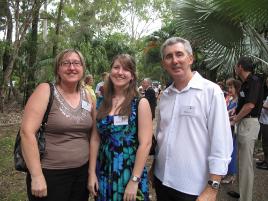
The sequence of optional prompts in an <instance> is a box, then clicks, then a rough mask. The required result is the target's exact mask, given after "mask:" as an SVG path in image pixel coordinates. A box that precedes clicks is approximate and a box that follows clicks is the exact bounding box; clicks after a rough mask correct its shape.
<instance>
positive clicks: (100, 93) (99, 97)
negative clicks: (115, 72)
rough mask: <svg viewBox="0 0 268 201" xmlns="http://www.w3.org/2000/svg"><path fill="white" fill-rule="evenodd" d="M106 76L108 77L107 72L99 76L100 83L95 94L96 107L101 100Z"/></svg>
mask: <svg viewBox="0 0 268 201" xmlns="http://www.w3.org/2000/svg"><path fill="white" fill-rule="evenodd" d="M108 76H109V73H107V72H104V73H102V74H101V77H102V81H101V82H99V83H98V84H97V86H96V89H95V94H96V96H97V102H96V106H97V107H99V104H100V102H101V101H102V99H103V90H104V88H103V86H104V83H105V81H106V80H107V79H108Z"/></svg>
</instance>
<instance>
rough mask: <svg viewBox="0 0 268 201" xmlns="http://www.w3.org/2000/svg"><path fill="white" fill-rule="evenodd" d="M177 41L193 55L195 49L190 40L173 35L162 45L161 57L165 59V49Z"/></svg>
mask: <svg viewBox="0 0 268 201" xmlns="http://www.w3.org/2000/svg"><path fill="white" fill-rule="evenodd" d="M177 43H181V44H183V45H184V48H185V50H186V52H188V54H190V55H193V49H192V47H191V44H190V42H189V41H188V40H186V39H184V38H181V37H171V38H168V39H167V40H166V41H165V42H164V43H163V44H162V46H161V49H160V54H161V59H162V60H163V59H164V50H165V49H166V47H167V46H170V45H174V44H177Z"/></svg>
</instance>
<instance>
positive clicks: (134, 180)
mask: <svg viewBox="0 0 268 201" xmlns="http://www.w3.org/2000/svg"><path fill="white" fill-rule="evenodd" d="M131 181H133V182H140V181H141V178H140V177H137V176H134V175H132V176H131Z"/></svg>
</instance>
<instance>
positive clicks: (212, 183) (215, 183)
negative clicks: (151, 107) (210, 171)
mask: <svg viewBox="0 0 268 201" xmlns="http://www.w3.org/2000/svg"><path fill="white" fill-rule="evenodd" d="M208 185H210V186H211V188H213V189H215V190H219V189H220V185H221V184H220V182H218V181H213V180H208Z"/></svg>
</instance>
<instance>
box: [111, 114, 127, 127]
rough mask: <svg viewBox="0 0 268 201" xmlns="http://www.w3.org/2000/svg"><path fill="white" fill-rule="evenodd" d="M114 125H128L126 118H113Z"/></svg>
mask: <svg viewBox="0 0 268 201" xmlns="http://www.w3.org/2000/svg"><path fill="white" fill-rule="evenodd" d="M114 125H115V126H123V125H128V116H114Z"/></svg>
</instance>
